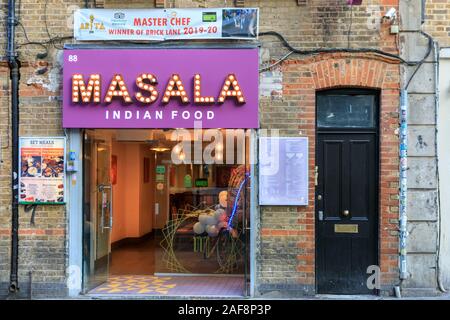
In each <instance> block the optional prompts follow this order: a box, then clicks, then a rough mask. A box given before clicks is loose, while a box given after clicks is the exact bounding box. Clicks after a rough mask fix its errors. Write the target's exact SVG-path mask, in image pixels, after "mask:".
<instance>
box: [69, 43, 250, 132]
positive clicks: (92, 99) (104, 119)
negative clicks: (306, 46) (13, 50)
mask: <svg viewBox="0 0 450 320" xmlns="http://www.w3.org/2000/svg"><path fill="white" fill-rule="evenodd" d="M258 79H259V75H258V49H184V50H182V49H149V50H147V49H142V50H139V49H133V50H94V49H92V50H89V49H88V50H66V51H65V52H64V79H63V91H64V93H63V95H64V96H63V127H64V128H194V127H195V123H196V122H197V124H198V123H201V126H202V127H203V128H257V127H258Z"/></svg>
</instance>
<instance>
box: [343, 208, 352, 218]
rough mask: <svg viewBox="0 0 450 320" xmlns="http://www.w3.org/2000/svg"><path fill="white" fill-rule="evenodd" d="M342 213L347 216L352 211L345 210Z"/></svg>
mask: <svg viewBox="0 0 450 320" xmlns="http://www.w3.org/2000/svg"><path fill="white" fill-rule="evenodd" d="M342 214H343V215H344V217H347V216H348V215H349V214H350V211H348V210H344V211H342Z"/></svg>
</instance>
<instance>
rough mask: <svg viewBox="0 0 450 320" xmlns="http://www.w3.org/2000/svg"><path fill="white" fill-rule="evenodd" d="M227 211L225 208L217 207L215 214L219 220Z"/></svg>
mask: <svg viewBox="0 0 450 320" xmlns="http://www.w3.org/2000/svg"><path fill="white" fill-rule="evenodd" d="M224 213H225V210H223V209H217V210H216V211H214V216H215V217H216V219H217V220H220V217H221V216H222V215H223V214H224Z"/></svg>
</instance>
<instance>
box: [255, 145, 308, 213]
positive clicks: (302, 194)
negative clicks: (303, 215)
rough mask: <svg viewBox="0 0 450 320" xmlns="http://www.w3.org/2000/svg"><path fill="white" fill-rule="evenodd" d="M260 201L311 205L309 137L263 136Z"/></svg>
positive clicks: (260, 148)
mask: <svg viewBox="0 0 450 320" xmlns="http://www.w3.org/2000/svg"><path fill="white" fill-rule="evenodd" d="M259 204H260V205H292V206H306V205H308V138H306V137H292V138H290V137H261V138H260V139H259Z"/></svg>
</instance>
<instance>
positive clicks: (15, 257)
mask: <svg viewBox="0 0 450 320" xmlns="http://www.w3.org/2000/svg"><path fill="white" fill-rule="evenodd" d="M15 9H16V2H15V0H8V21H7V23H8V25H7V37H8V44H7V52H6V56H7V59H8V65H9V71H10V79H11V139H12V159H11V186H12V187H11V188H12V190H11V192H12V199H11V270H10V283H9V291H10V292H11V293H16V292H17V291H18V290H19V285H18V262H19V186H18V179H19V177H18V172H19V170H18V169H19V79H20V61H19V59H18V58H17V52H16V48H15V39H14V37H15V27H16V24H17V21H16V13H15Z"/></svg>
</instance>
